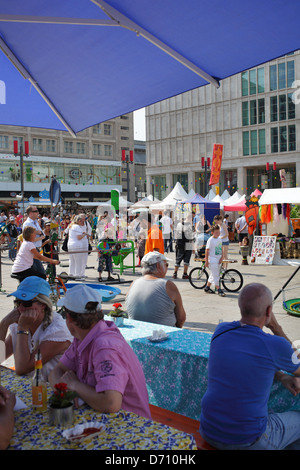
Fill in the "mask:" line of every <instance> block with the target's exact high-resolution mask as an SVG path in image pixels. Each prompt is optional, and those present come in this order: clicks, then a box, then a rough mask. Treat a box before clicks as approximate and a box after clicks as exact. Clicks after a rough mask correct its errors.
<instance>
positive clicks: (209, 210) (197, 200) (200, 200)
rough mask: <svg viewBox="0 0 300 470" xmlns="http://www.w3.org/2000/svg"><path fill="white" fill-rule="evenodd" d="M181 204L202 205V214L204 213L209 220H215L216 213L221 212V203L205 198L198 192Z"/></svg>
mask: <svg viewBox="0 0 300 470" xmlns="http://www.w3.org/2000/svg"><path fill="white" fill-rule="evenodd" d="M179 204H198V205H199V206H201V207H200V212H201V214H204V215H205V217H206V219H207V220H208V221H209V222H212V221H213V218H214V216H215V215H219V214H220V203H219V202H214V201H210V200H209V199H205V198H204V197H202V196H200V194H198V193H196V194H194V196H192V197H190V198H189V199H187V200H186V201H184V202H181V203H179Z"/></svg>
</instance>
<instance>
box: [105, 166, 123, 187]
mask: <svg viewBox="0 0 300 470" xmlns="http://www.w3.org/2000/svg"><path fill="white" fill-rule="evenodd" d="M120 171H121V168H119V167H115V166H111V167H108V168H107V179H108V181H107V183H108V184H120V176H119V175H120Z"/></svg>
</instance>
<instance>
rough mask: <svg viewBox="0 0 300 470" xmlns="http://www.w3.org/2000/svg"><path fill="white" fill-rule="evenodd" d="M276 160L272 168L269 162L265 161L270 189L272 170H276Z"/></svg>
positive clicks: (271, 185) (271, 186)
mask: <svg viewBox="0 0 300 470" xmlns="http://www.w3.org/2000/svg"><path fill="white" fill-rule="evenodd" d="M276 168H277V167H276V162H274V163H273V169H272V168H270V164H269V162H267V163H266V170H267V173H269V175H270V178H269V179H270V189H272V188H273V171H276Z"/></svg>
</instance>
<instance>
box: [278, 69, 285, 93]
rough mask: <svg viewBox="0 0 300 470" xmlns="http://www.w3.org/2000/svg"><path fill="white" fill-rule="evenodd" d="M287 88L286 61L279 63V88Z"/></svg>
mask: <svg viewBox="0 0 300 470" xmlns="http://www.w3.org/2000/svg"><path fill="white" fill-rule="evenodd" d="M282 88H286V75H285V63H282V64H278V89H279V90H281V89H282Z"/></svg>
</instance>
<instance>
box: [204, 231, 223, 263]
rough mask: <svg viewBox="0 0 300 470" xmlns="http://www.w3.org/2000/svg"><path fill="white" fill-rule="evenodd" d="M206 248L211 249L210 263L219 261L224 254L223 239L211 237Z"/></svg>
mask: <svg viewBox="0 0 300 470" xmlns="http://www.w3.org/2000/svg"><path fill="white" fill-rule="evenodd" d="M206 248H207V249H208V250H209V254H208V261H209V263H219V261H220V258H221V256H222V239H221V238H214V237H210V238H209V239H208V240H207V243H206Z"/></svg>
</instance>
